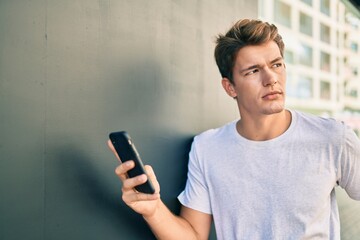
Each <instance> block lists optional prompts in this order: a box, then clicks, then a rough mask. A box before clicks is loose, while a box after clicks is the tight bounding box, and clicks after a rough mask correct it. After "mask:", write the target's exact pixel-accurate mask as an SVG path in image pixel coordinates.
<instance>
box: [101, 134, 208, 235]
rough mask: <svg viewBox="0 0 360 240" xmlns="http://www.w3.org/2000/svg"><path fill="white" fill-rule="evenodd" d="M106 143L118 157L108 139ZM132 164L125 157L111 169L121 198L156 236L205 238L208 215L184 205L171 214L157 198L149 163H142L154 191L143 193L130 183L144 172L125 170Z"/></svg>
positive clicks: (156, 184)
mask: <svg viewBox="0 0 360 240" xmlns="http://www.w3.org/2000/svg"><path fill="white" fill-rule="evenodd" d="M108 145H109V148H110V149H111V150H112V151H113V153H114V154H115V156H116V157H118V155H117V154H116V152H115V150H114V148H113V146H112V144H111V142H110V141H109V142H108ZM133 167H134V162H133V161H126V162H124V163H123V164H120V165H119V166H118V167H117V168H116V170H115V173H116V174H117V175H118V176H119V178H120V180H121V181H122V199H123V201H124V202H125V203H126V204H127V205H128V206H129V207H130V208H132V209H133V210H134V211H135V212H137V213H139V214H141V215H142V216H143V217H144V219H145V220H146V222H147V223H148V224H149V226H150V228H151V230H152V231H153V233H154V234H155V236H156V237H157V238H158V239H166V240H172V239H174V240H175V239H181V240H182V239H208V236H209V233H210V227H211V221H212V216H211V215H209V214H205V213H202V212H199V211H196V210H193V209H191V208H187V207H184V206H183V207H182V209H181V213H180V216H176V215H174V214H173V213H172V212H171V211H170V210H169V209H168V208H167V207H166V206H165V204H164V203H163V202H162V201H161V198H160V185H159V182H158V181H157V179H156V176H155V173H154V171H153V169H152V168H151V167H150V166H148V165H147V166H145V169H146V171H147V174H148V177H149V178H150V180H151V182H152V183H153V185H154V187H155V193H154V194H145V193H140V192H137V191H135V190H134V187H136V186H137V185H140V184H142V183H145V182H146V181H147V176H146V175H140V176H136V177H134V178H127V174H126V173H127V172H128V171H129V170H130V169H132V168H133Z"/></svg>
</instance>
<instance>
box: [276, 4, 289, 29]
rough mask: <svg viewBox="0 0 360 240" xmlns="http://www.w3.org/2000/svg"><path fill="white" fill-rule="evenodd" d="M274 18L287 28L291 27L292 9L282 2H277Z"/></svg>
mask: <svg viewBox="0 0 360 240" xmlns="http://www.w3.org/2000/svg"><path fill="white" fill-rule="evenodd" d="M274 16H275V21H276V22H278V23H280V24H282V25H284V26H286V27H289V28H290V27H291V7H290V6H289V5H288V4H286V3H284V2H282V1H280V0H276V1H275V6H274Z"/></svg>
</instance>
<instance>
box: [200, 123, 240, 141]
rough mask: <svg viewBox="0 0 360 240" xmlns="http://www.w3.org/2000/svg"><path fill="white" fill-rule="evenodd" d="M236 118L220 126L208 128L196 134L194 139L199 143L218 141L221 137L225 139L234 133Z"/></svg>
mask: <svg viewBox="0 0 360 240" xmlns="http://www.w3.org/2000/svg"><path fill="white" fill-rule="evenodd" d="M235 125H236V120H234V121H231V122H228V123H226V124H224V125H222V126H220V127H217V128H211V129H208V130H206V131H204V132H202V133H200V134H198V135H196V136H195V138H194V141H196V142H198V143H206V144H209V143H210V142H213V141H215V142H218V141H219V140H220V139H221V140H225V139H226V138H228V137H230V136H232V135H233V132H234V131H235Z"/></svg>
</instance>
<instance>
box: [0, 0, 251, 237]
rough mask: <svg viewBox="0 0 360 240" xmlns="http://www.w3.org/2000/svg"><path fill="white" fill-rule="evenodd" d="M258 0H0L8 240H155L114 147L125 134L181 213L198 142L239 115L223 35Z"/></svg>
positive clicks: (1, 230)
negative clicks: (127, 191)
mask: <svg viewBox="0 0 360 240" xmlns="http://www.w3.org/2000/svg"><path fill="white" fill-rule="evenodd" d="M256 15H257V3H256V1H235V0H221V1H208V0H206V1H205V0H185V1H178V0H173V1H166V0H157V1H146V0H143V1H139V0H127V1H124V0H121V1H116V0H96V1H95V0H77V1H73V0H71V1H70V0H60V1H59V0H29V1H10V0H8V1H6V0H3V1H0V134H1V138H0V158H1V160H0V239H6V240H8V239H36V240H39V239H151V238H152V235H151V233H150V231H149V230H148V228H147V226H146V224H145V223H144V222H143V220H142V219H141V217H139V216H137V215H136V214H133V213H132V212H131V211H130V210H128V209H127V208H126V207H125V206H124V205H123V204H122V202H121V200H120V183H119V181H118V179H117V178H116V176H115V175H114V168H115V166H116V165H117V163H116V160H115V159H114V157H113V156H112V154H111V153H110V152H109V151H108V150H107V148H106V145H105V142H106V140H107V135H108V133H109V132H110V131H115V130H128V131H129V132H130V133H131V135H132V136H133V138H134V140H135V141H136V143H137V145H138V149H139V151H140V153H141V155H142V157H143V159H144V161H145V162H147V163H149V164H151V165H153V166H154V168H155V170H156V172H157V174H158V178H159V181H160V183H161V186H162V197H163V199H164V201H165V202H166V203H167V204H168V205H169V206H170V208H171V209H172V210H174V211H175V212H176V211H178V203H177V201H176V195H177V194H178V193H179V192H180V191H181V189H182V187H183V185H184V181H185V174H186V163H187V151H188V147H189V143H190V142H191V138H192V137H193V136H194V135H195V134H197V133H199V132H200V131H202V130H204V129H207V128H210V127H216V126H218V125H220V124H222V123H225V122H227V121H229V120H231V119H233V118H235V117H237V110H236V106H235V103H234V102H233V100H232V99H229V98H228V97H227V96H226V95H225V93H224V92H223V90H222V89H221V86H220V74H219V73H218V70H217V69H216V66H215V62H214V60H213V49H214V37H215V35H216V34H217V33H219V32H224V31H225V30H226V29H227V28H228V27H229V26H230V25H231V23H233V22H234V21H236V20H237V19H239V18H244V17H256Z"/></svg>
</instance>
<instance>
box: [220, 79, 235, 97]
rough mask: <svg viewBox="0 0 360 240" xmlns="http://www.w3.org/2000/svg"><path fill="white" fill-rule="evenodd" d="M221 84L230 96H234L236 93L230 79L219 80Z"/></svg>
mask: <svg viewBox="0 0 360 240" xmlns="http://www.w3.org/2000/svg"><path fill="white" fill-rule="evenodd" d="M221 84H222V86H223V88H224V90H225V92H226V93H227V94H228V95H229V96H230V97H232V98H236V97H237V94H236V92H235V88H234V84H232V83H231V81H230V80H229V79H228V78H225V77H224V78H223V79H222V80H221Z"/></svg>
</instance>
